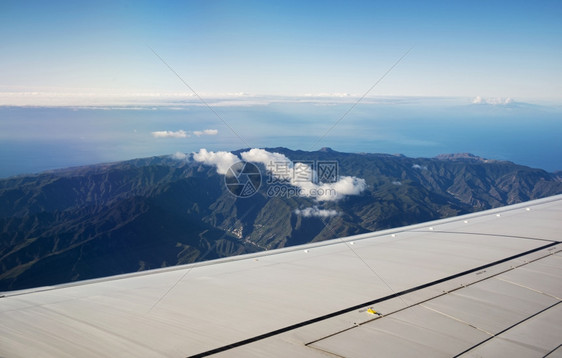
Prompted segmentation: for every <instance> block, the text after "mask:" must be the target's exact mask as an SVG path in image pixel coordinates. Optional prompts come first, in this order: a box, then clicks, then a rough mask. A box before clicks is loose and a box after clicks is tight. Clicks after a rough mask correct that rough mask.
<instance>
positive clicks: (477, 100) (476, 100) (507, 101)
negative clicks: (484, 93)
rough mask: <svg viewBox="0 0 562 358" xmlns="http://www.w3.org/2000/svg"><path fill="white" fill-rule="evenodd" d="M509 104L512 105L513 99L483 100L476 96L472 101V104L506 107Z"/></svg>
mask: <svg viewBox="0 0 562 358" xmlns="http://www.w3.org/2000/svg"><path fill="white" fill-rule="evenodd" d="M511 103H513V99H512V98H510V97H495V98H483V97H480V96H476V97H474V99H473V100H472V104H492V105H507V104H511Z"/></svg>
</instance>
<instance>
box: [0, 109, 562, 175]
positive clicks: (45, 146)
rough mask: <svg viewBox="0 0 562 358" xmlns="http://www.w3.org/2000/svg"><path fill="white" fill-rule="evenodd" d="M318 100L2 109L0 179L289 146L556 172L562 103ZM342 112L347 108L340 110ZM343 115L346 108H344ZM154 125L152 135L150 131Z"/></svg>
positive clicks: (561, 152) (560, 161)
mask: <svg viewBox="0 0 562 358" xmlns="http://www.w3.org/2000/svg"><path fill="white" fill-rule="evenodd" d="M352 105H353V102H346V103H325V102H321V101H320V102H318V101H316V102H315V101H303V102H282V101H280V102H269V103H257V104H239V103H236V104H221V105H219V106H213V110H214V112H213V111H211V110H209V108H207V107H205V106H203V105H193V104H190V105H185V106H174V107H170V106H161V107H158V106H155V107H154V106H146V107H112V108H111V107H82V108H72V107H59V108H57V107H0V177H9V176H14V175H21V174H29V173H37V172H41V171H44V170H50V169H58V168H65V167H70V166H79V165H88V164H95V163H103V162H113V161H120V160H127V159H133V158H140V157H148V156H155V155H166V154H174V153H176V152H183V153H188V152H194V151H198V150H199V149H201V148H205V149H207V150H210V151H218V150H224V151H232V150H236V149H241V148H248V147H252V148H254V147H260V148H264V147H270V148H271V147H287V148H290V149H300V150H318V149H320V148H321V147H331V148H332V149H334V150H336V151H340V152H367V153H389V154H399V153H400V154H404V155H406V156H410V157H434V156H436V155H438V154H444V153H464V152H468V153H472V154H475V155H478V156H481V157H484V158H488V159H498V160H509V161H512V162H515V163H517V164H522V165H526V166H530V167H535V168H541V169H544V170H547V171H549V172H553V171H556V170H562V140H561V138H562V110H560V108H559V107H547V106H539V105H530V104H522V103H511V104H509V105H501V106H499V105H490V104H485V105H475V104H470V103H466V104H463V103H454V104H451V103H449V102H443V103H441V102H438V103H433V102H431V103H429V104H427V103H425V102H424V101H423V100H416V101H382V102H381V101H379V102H367V103H359V104H358V105H357V106H355V107H354V108H353V109H352V110H351V111H349V110H350V109H351V107H352ZM348 111H349V113H347V112H348ZM346 113H347V114H346ZM158 133H160V134H158Z"/></svg>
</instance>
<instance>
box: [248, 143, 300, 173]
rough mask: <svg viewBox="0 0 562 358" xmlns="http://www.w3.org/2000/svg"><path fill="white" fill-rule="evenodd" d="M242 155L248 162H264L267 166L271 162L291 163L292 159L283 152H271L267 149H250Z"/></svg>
mask: <svg viewBox="0 0 562 358" xmlns="http://www.w3.org/2000/svg"><path fill="white" fill-rule="evenodd" d="M240 156H241V157H242V159H244V160H245V161H247V162H254V163H262V164H263V165H265V167H266V168H267V167H268V165H270V164H271V163H291V160H290V159H289V158H287V157H286V156H284V155H283V154H281V153H270V152H268V151H266V150H265V149H258V148H254V149H250V150H249V151H247V152H244V153H241V154H240Z"/></svg>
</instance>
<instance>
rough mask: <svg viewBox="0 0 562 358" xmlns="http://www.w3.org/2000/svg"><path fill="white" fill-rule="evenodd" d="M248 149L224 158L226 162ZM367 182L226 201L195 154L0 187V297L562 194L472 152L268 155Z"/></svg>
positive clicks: (560, 185) (553, 176)
mask: <svg viewBox="0 0 562 358" xmlns="http://www.w3.org/2000/svg"><path fill="white" fill-rule="evenodd" d="M244 151H245V150H239V151H235V152H232V153H233V154H235V155H239V154H240V153H243V152H244ZM267 151H268V152H269V153H278V154H282V155H284V156H286V157H287V158H290V159H291V160H292V161H295V162H296V161H314V162H322V161H326V162H335V163H337V169H338V171H339V173H340V175H345V176H353V177H357V178H361V179H363V180H364V181H365V187H364V189H363V190H362V191H361V193H359V194H358V195H347V196H345V197H343V198H341V199H340V200H332V201H318V200H317V199H315V198H314V197H302V196H296V195H292V196H289V195H287V196H271V195H268V188H271V186H272V185H273V184H271V183H268V182H267V181H266V180H265V179H266V178H265V177H266V175H265V174H266V173H267V170H268V169H267V168H266V167H265V166H264V165H263V164H258V165H257V166H258V167H259V168H260V171H261V173H262V177H263V178H262V181H261V187H260V188H259V190H258V191H257V192H256V193H255V194H254V195H252V196H249V197H246V198H243V197H237V196H235V195H233V194H232V193H231V192H230V191H229V190H228V187H227V185H225V177H224V175H223V174H219V173H218V172H217V168H216V167H215V166H212V165H207V164H205V163H203V162H200V161H197V160H194V159H193V154H188V155H181V156H159V157H151V158H143V159H135V160H130V161H124V162H118V163H110V164H99V165H92V166H84V167H76V168H68V169H62V170H56V171H49V172H43V173H40V174H35V175H26V176H19V177H12V178H7V179H2V180H0V227H1V228H2V230H1V232H0V291H7V290H14V289H23V288H30V287H36V286H45V285H53V284H59V283H65V282H72V281H76V280H84V279H90V278H97V277H103V276H108V275H115V274H121V273H128V272H136V271H142V270H147V269H153V268H159V267H166V266H173V265H179V264H186V263H192V262H198V261H204V260H210V259H215V258H220V257H227V256H232V255H239V254H244V253H251V252H256V251H261V250H271V249H276V248H281V247H286V246H291V245H297V244H303V243H308V242H316V241H322V240H327V239H332V238H337V237H343V236H349V235H354V234H360V233H365V232H370V231H377V230H382V229H387V228H392V227H398V226H403V225H408V224H414V223H420V222H424V221H429V220H435V219H439V218H444V217H450V216H456V215H459V214H465V213H470V212H475V211H479V210H484V209H489V208H494V207H499V206H503V205H508V204H513V203H518V202H523V201H527V200H531V199H536V198H541V197H546V196H550V195H555V194H559V193H562V174H561V172H557V173H548V172H546V171H544V170H541V169H533V168H529V167H525V166H521V165H517V164H514V163H512V162H507V161H496V160H487V159H483V158H480V157H477V156H474V155H471V154H467V153H463V154H450V155H440V156H438V157H435V158H409V157H405V156H403V155H389V154H370V153H341V152H336V151H333V150H331V149H329V148H322V149H321V150H319V151H314V152H305V151H293V150H289V149H286V148H269V149H267Z"/></svg>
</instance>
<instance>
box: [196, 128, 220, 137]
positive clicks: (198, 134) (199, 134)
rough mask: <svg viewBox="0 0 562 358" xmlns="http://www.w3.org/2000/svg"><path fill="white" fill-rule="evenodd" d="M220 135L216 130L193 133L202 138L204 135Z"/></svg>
mask: <svg viewBox="0 0 562 358" xmlns="http://www.w3.org/2000/svg"><path fill="white" fill-rule="evenodd" d="M218 133H219V131H218V130H216V129H204V130H202V131H193V134H194V135H196V136H198V137H200V136H202V135H217V134H218Z"/></svg>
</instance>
